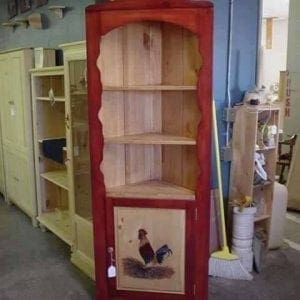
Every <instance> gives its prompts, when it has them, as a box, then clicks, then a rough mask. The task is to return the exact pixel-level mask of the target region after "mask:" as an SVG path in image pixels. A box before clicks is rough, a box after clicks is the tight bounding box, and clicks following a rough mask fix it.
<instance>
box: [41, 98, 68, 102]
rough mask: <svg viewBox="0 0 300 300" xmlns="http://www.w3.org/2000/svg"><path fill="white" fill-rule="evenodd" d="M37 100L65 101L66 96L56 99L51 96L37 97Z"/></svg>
mask: <svg viewBox="0 0 300 300" xmlns="http://www.w3.org/2000/svg"><path fill="white" fill-rule="evenodd" d="M36 100H40V101H49V102H65V98H64V97H55V98H54V101H53V100H52V99H50V98H49V97H36Z"/></svg>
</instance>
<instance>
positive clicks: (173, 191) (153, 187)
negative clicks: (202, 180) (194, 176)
mask: <svg viewBox="0 0 300 300" xmlns="http://www.w3.org/2000/svg"><path fill="white" fill-rule="evenodd" d="M106 194H107V196H109V197H118V198H140V199H142V198H144V199H172V200H195V192H194V191H192V190H189V189H186V188H184V187H181V186H177V185H174V184H171V183H168V182H164V181H159V180H149V181H143V182H139V183H134V184H128V185H122V186H117V187H112V188H107V190H106Z"/></svg>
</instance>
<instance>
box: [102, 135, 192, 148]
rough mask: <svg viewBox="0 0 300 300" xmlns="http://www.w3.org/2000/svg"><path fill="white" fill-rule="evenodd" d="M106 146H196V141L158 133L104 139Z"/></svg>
mask: <svg viewBox="0 0 300 300" xmlns="http://www.w3.org/2000/svg"><path fill="white" fill-rule="evenodd" d="M104 141H105V143H107V144H143V145H152V144H155V145H196V140H195V139H192V138H188V137H184V136H174V135H169V134H160V133H144V134H132V135H124V136H116V137H107V138H105V139H104Z"/></svg>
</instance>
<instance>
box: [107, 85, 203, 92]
mask: <svg viewBox="0 0 300 300" xmlns="http://www.w3.org/2000/svg"><path fill="white" fill-rule="evenodd" d="M196 89H197V87H196V86H195V85H131V86H104V87H103V90H104V91H196Z"/></svg>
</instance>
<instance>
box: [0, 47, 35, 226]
mask: <svg viewBox="0 0 300 300" xmlns="http://www.w3.org/2000/svg"><path fill="white" fill-rule="evenodd" d="M32 66H33V53H32V50H31V49H17V50H8V51H4V52H0V88H1V93H0V116H1V118H0V120H1V143H0V144H1V145H2V149H1V150H2V151H3V154H1V150H0V188H1V192H3V193H5V191H6V195H7V200H8V201H11V202H13V203H15V204H16V205H17V206H19V208H21V209H22V210H23V211H24V212H25V213H26V214H28V215H29V216H30V217H31V218H32V222H33V225H36V215H37V208H36V196H35V195H36V192H35V173H34V162H33V143H32V118H31V116H32V113H31V97H30V76H29V73H28V71H29V69H30V68H31V67H32ZM1 162H2V163H1Z"/></svg>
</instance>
